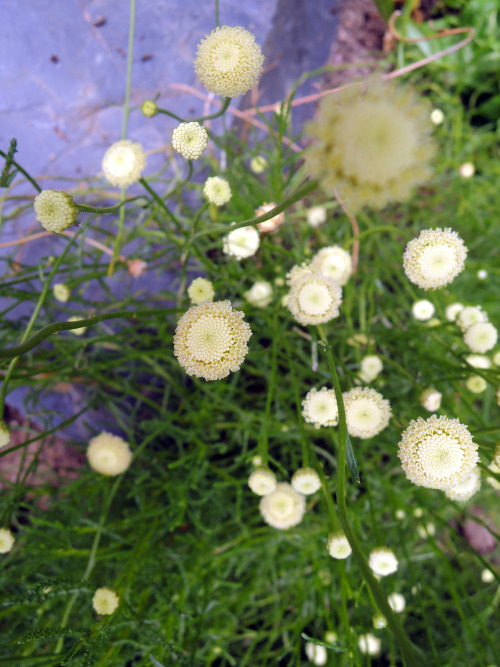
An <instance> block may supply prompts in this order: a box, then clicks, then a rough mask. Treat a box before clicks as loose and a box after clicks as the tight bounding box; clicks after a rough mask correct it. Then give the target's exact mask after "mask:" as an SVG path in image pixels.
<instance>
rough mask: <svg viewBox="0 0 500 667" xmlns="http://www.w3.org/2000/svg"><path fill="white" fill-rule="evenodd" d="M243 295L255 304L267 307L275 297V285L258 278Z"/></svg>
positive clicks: (259, 306)
mask: <svg viewBox="0 0 500 667" xmlns="http://www.w3.org/2000/svg"><path fill="white" fill-rule="evenodd" d="M243 296H244V297H245V299H246V300H247V301H249V302H250V303H251V304H252V305H253V306H257V307H258V308H265V307H266V306H268V305H269V304H270V303H271V301H272V299H273V286H272V285H271V283H268V282H267V280H258V281H257V282H256V283H254V284H253V285H252V287H251V288H250V289H249V290H247V291H246V292H245V293H244V294H243Z"/></svg>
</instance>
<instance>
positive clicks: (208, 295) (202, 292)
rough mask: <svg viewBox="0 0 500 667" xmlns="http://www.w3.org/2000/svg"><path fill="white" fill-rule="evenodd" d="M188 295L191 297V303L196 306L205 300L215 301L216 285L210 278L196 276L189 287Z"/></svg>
mask: <svg viewBox="0 0 500 667" xmlns="http://www.w3.org/2000/svg"><path fill="white" fill-rule="evenodd" d="M188 296H189V298H190V299H191V303H193V304H194V305H196V306H198V305H199V304H200V303H204V302H205V301H213V299H214V296H215V290H214V286H213V285H212V283H211V282H210V280H206V279H205V278H195V279H194V280H193V282H192V283H191V285H189V287H188Z"/></svg>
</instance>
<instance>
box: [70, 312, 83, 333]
mask: <svg viewBox="0 0 500 667" xmlns="http://www.w3.org/2000/svg"><path fill="white" fill-rule="evenodd" d="M81 319H83V318H81V317H79V316H78V315H72V316H71V317H68V322H80V320H81ZM86 328H87V327H77V328H76V329H69V330H68V331H70V332H71V333H72V334H75V336H83V334H84V333H85V330H86Z"/></svg>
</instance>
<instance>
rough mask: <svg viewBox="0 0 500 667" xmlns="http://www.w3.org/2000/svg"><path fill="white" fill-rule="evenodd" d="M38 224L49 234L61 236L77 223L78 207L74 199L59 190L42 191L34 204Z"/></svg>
mask: <svg viewBox="0 0 500 667" xmlns="http://www.w3.org/2000/svg"><path fill="white" fill-rule="evenodd" d="M33 206H34V208H35V215H36V219H37V220H38V222H41V223H42V227H44V228H45V229H46V230H47V231H48V232H55V233H56V234H60V233H61V232H63V231H64V230H65V229H68V227H71V225H73V224H74V223H75V222H76V219H77V217H78V213H79V210H78V207H77V205H76V204H75V202H74V201H73V197H72V196H71V195H68V194H67V193H66V192H59V191H58V190H42V191H41V192H40V194H39V195H37V196H36V197H35V201H34V203H33Z"/></svg>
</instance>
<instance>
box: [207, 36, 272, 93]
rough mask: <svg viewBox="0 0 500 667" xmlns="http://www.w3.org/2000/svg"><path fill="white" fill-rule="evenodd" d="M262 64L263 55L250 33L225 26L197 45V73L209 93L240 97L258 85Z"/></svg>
mask: <svg viewBox="0 0 500 667" xmlns="http://www.w3.org/2000/svg"><path fill="white" fill-rule="evenodd" d="M263 62H264V56H263V55H262V52H261V50H260V46H259V45H258V44H256V43H255V36H254V35H252V33H251V32H248V30H245V28H242V27H240V26H236V27H230V26H227V25H224V26H222V28H220V27H218V28H215V30H212V32H211V33H210V34H209V35H208V36H207V37H205V39H202V40H201V42H200V43H199V44H198V48H197V51H196V59H195V61H194V70H195V73H196V77H197V78H198V81H200V82H201V83H202V84H203V85H204V86H205V88H206V89H207V90H208V91H209V92H211V93H215V94H216V95H221V96H222V97H237V96H238V95H243V94H244V93H246V92H247V91H248V90H250V89H251V88H253V87H254V86H256V85H257V82H258V80H259V77H260V75H261V74H262V63H263Z"/></svg>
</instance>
